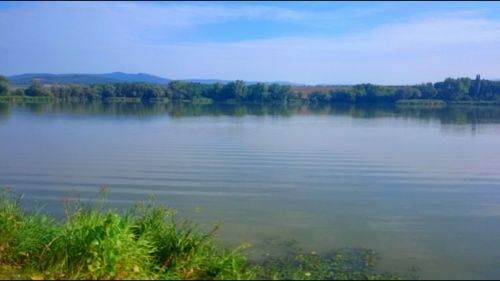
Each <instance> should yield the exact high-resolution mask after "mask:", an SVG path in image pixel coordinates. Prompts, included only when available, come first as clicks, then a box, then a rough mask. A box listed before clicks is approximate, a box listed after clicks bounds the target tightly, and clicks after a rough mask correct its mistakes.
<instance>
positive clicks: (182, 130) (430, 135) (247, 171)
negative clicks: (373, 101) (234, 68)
mask: <svg viewBox="0 0 500 281" xmlns="http://www.w3.org/2000/svg"><path fill="white" fill-rule="evenodd" d="M0 186H3V187H10V188H11V189H12V190H13V191H14V192H15V193H24V194H25V197H24V198H25V203H26V205H27V207H28V208H33V207H34V206H35V205H36V204H38V203H41V204H45V205H46V207H45V209H46V210H48V211H50V212H53V213H55V214H57V213H59V214H60V212H61V211H62V206H63V204H62V201H63V198H80V199H81V200H84V201H85V200H90V201H92V200H96V199H97V198H99V190H100V188H101V187H102V186H106V187H109V188H110V189H111V194H110V195H109V201H110V203H111V204H112V205H114V206H119V207H130V206H131V205H132V204H133V203H134V202H136V201H137V200H146V199H147V198H148V197H149V195H151V194H155V195H156V196H157V199H158V200H159V201H160V202H162V203H166V204H168V205H169V206H171V207H174V208H177V209H178V210H179V213H180V214H181V215H183V216H187V217H190V218H195V219H197V220H199V221H201V222H202V223H204V224H206V225H211V224H214V223H217V222H218V221H221V222H223V225H222V229H221V231H220V233H219V240H220V241H223V242H224V243H227V244H228V245H237V244H239V243H240V242H249V243H251V244H252V247H251V250H250V251H251V254H252V255H254V256H255V257H258V256H260V255H263V254H265V253H268V252H270V251H271V252H272V251H280V249H281V247H282V246H283V245H287V244H292V243H295V244H296V245H298V246H299V247H301V248H303V249H306V250H307V251H317V252H324V251H328V250H331V249H336V248H339V247H364V248H370V249H373V250H375V251H377V252H379V253H380V255H381V258H382V260H381V265H380V266H381V268H383V269H387V270H391V271H407V270H409V269H411V268H413V267H416V268H418V275H419V276H420V277H421V278H438V279H451V278H459V279H469V278H470V279H484V278H487V279H498V278H500V203H499V202H500V107H477V106H476V107H473V106H448V107H444V108H424V107H396V106H359V105H358V106H354V105H338V106H310V107H306V106H295V107H293V106H279V105H273V106H243V105H227V104H225V105H192V104H179V105H171V104H155V105H145V104H84V105H82V104H64V103H52V104H17V105H12V104H1V103H0Z"/></svg>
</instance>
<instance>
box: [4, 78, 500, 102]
mask: <svg viewBox="0 0 500 281" xmlns="http://www.w3.org/2000/svg"><path fill="white" fill-rule="evenodd" d="M5 81H6V80H5V79H3V80H2V78H1V76H0V96H1V95H2V93H3V95H6V92H5V91H4V90H2V89H3V88H5V87H8V84H5V83H6V82H5ZM2 85H4V86H2ZM5 85H7V86H5ZM2 87H3V88H2ZM300 88H302V89H300ZM304 88H305V89H307V88H308V87H298V88H297V87H290V86H284V85H279V84H270V85H268V84H264V83H256V84H253V85H247V84H246V83H245V82H244V81H241V80H237V81H234V82H230V83H227V84H225V85H224V84H220V83H215V84H201V83H191V82H185V81H172V82H170V83H169V84H168V85H155V84H148V83H142V82H141V83H113V84H111V83H110V84H93V85H42V84H40V82H39V81H37V80H35V81H34V82H33V84H32V85H31V86H30V87H29V88H28V89H26V90H22V89H18V90H16V91H14V92H11V93H10V95H12V96H24V95H26V96H29V97H55V98H56V99H58V100H63V101H76V102H92V101H100V100H104V101H132V100H134V101H145V102H150V101H151V102H159V101H160V102H168V101H173V102H185V101H189V102H199V101H203V103H206V102H210V101H216V102H233V103H234V102H238V103H269V104H304V103H310V104H328V103H343V102H347V103H394V102H397V101H398V100H414V99H428V100H432V99H439V100H442V101H450V102H464V101H476V102H478V101H481V102H484V101H489V102H497V101H500V81H489V80H481V79H480V77H479V76H478V77H476V80H474V81H473V80H471V79H469V78H458V79H452V78H447V79H446V80H444V81H443V82H438V83H435V84H432V83H425V84H419V85H413V86H381V85H374V84H369V83H367V84H357V85H353V86H338V87H329V88H328V90H323V91H322V90H315V91H313V92H312V93H309V94H308V93H306V92H304ZM320 88H321V87H320ZM313 89H315V88H314V87H313Z"/></svg>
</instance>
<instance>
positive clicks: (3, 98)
mask: <svg viewBox="0 0 500 281" xmlns="http://www.w3.org/2000/svg"><path fill="white" fill-rule="evenodd" d="M53 100H54V98H53V97H29V96H0V102H18V101H20V102H47V101H53Z"/></svg>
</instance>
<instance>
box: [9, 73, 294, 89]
mask: <svg viewBox="0 0 500 281" xmlns="http://www.w3.org/2000/svg"><path fill="white" fill-rule="evenodd" d="M7 79H8V80H9V82H10V85H11V86H13V87H26V86H29V85H31V83H32V82H33V80H35V79H37V80H39V81H40V82H41V83H42V84H44V85H49V84H106V83H120V82H144V83H151V84H168V83H169V82H170V81H172V79H167V78H163V77H159V76H155V75H151V74H147V73H137V74H131V73H124V72H112V73H104V74H52V73H26V74H20V75H13V76H8V77H7ZM181 81H186V82H191V83H201V84H214V83H221V84H226V83H229V82H231V81H232V80H219V79H184V80H181ZM245 83H246V84H248V85H251V84H255V83H258V82H256V81H246V82H245ZM264 83H266V84H272V83H276V84H280V85H290V86H296V85H299V84H297V83H291V82H283V81H273V82H264Z"/></svg>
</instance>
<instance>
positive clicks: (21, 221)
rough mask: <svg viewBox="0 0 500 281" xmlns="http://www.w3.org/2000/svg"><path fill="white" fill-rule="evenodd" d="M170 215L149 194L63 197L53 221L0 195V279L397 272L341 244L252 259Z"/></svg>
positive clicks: (323, 276) (347, 276)
mask: <svg viewBox="0 0 500 281" xmlns="http://www.w3.org/2000/svg"><path fill="white" fill-rule="evenodd" d="M216 230H217V227H215V228H213V229H212V230H210V231H206V230H204V229H203V228H201V227H199V226H197V225H195V224H193V223H192V222H190V221H187V220H180V219H178V218H176V216H175V211H174V210H172V209H170V208H167V207H165V206H162V205H158V204H155V203H154V201H149V202H142V203H138V204H137V205H136V206H134V207H133V208H132V209H130V210H126V211H124V212H118V211H116V210H113V209H110V208H108V207H106V206H105V205H104V204H102V203H101V204H98V205H94V206H93V207H91V206H90V205H84V204H83V203H71V204H70V203H68V202H66V203H65V217H64V219H62V220H60V221H57V220H55V219H54V218H53V217H51V216H49V215H47V214H44V213H42V212H41V211H37V212H34V213H31V214H29V213H27V212H25V211H24V210H23V208H22V206H21V201H20V199H19V198H13V197H12V195H11V194H10V193H8V192H6V191H4V192H2V193H1V195H0V279H34V280H41V279H190V280H193V279H205V280H209V279H324V280H335V279H356V280H359V279H371V280H374V279H387V278H389V279H399V278H401V276H399V275H395V274H383V273H377V272H376V271H375V264H376V261H377V258H378V257H377V255H376V254H375V253H374V252H372V251H369V250H364V249H343V250H339V251H334V252H331V253H330V254H327V255H318V254H316V253H314V252H312V253H308V254H298V253H289V254H288V255H285V256H281V257H269V258H267V259H266V260H264V261H261V262H259V263H257V262H251V261H249V260H247V258H246V257H245V255H244V253H243V250H244V248H245V247H244V246H242V247H239V248H237V249H235V250H231V251H230V250H226V249H223V248H221V247H219V246H217V245H216V244H215V243H214V242H213V235H214V232H215V231H216Z"/></svg>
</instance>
